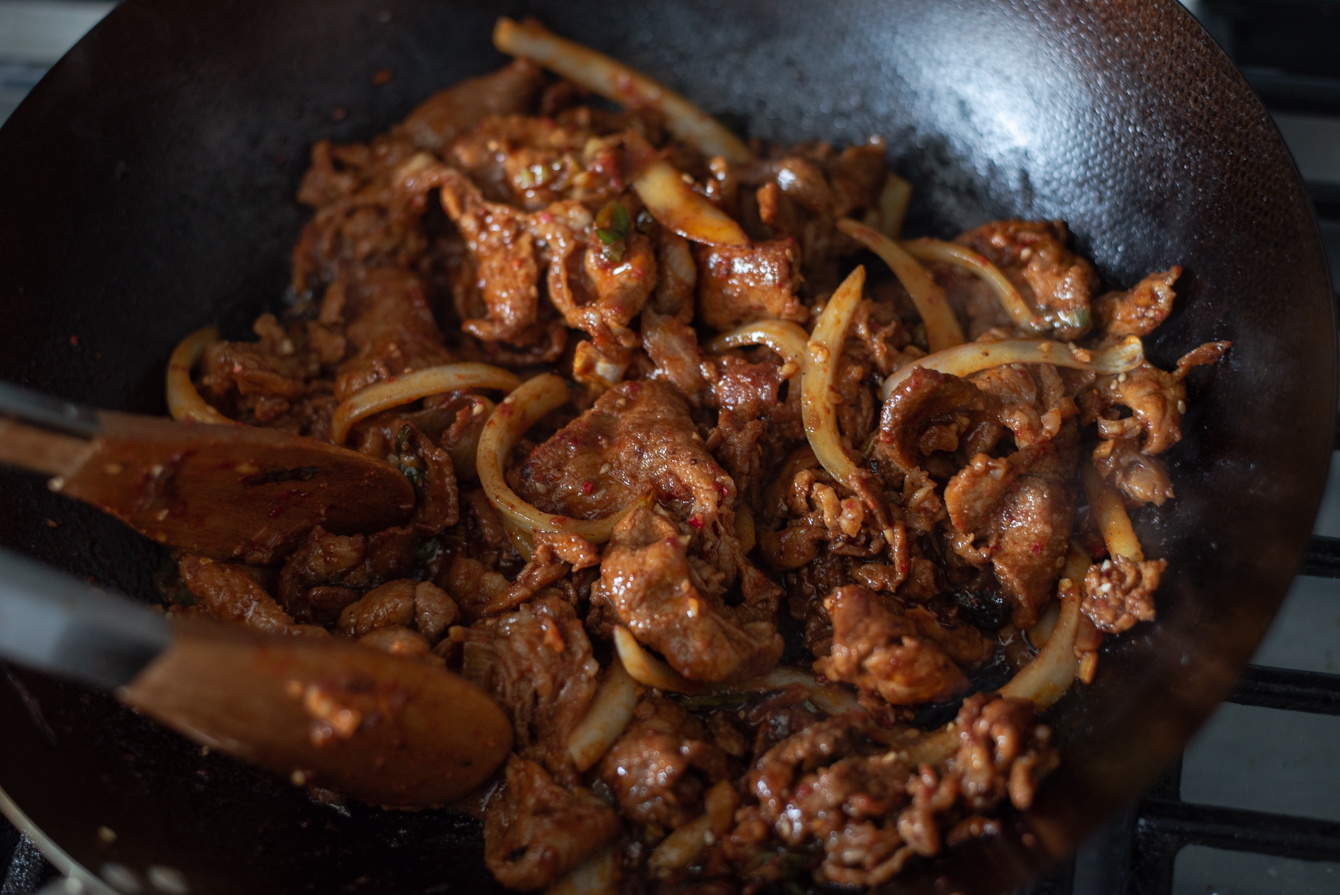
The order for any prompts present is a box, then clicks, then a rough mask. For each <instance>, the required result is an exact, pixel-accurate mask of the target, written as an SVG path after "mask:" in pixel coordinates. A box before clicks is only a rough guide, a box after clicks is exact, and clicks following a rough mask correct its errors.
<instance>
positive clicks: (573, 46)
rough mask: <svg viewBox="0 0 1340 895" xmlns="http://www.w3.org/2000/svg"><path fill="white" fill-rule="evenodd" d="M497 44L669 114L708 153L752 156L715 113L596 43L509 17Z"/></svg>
mask: <svg viewBox="0 0 1340 895" xmlns="http://www.w3.org/2000/svg"><path fill="white" fill-rule="evenodd" d="M493 45H494V46H495V47H497V48H498V49H499V50H501V51H502V52H504V53H508V54H510V55H512V56H525V57H527V58H529V59H533V60H534V61H535V62H537V63H539V64H540V65H543V66H544V67H545V68H547V69H549V70H550V71H553V72H557V73H558V74H560V75H562V76H563V77H565V78H567V79H568V80H569V81H572V82H573V83H574V84H578V85H580V86H582V87H585V88H586V89H587V90H590V91H591V92H593V93H598V94H600V95H601V96H603V97H605V98H606V99H609V100H613V101H614V102H616V103H622V104H623V105H625V106H627V107H629V108H631V109H648V108H649V109H655V110H656V111H658V112H661V113H662V114H663V115H665V119H666V125H667V126H668V127H669V128H670V132H671V133H673V134H674V135H675V136H676V137H678V138H679V139H681V140H683V141H684V142H685V143H688V144H689V145H690V146H693V147H694V148H696V149H698V150H699V151H700V152H702V154H703V155H706V156H709V157H711V156H714V155H721V156H725V158H726V160H727V161H729V162H736V163H739V162H744V161H748V160H749V149H748V147H746V146H745V145H744V143H743V141H741V140H740V138H739V137H737V136H735V135H734V134H732V133H731V132H730V131H728V130H726V128H725V127H723V126H722V125H721V122H719V121H717V120H716V119H715V118H713V117H712V116H711V115H708V114H707V113H706V112H704V111H703V110H702V109H700V108H698V107H697V106H695V105H694V104H693V103H691V102H689V101H688V100H687V99H685V98H684V97H682V96H680V95H679V94H678V93H675V92H674V91H673V90H671V89H669V88H668V87H665V86H663V85H661V84H658V83H657V82H656V81H653V80H652V79H651V78H649V77H647V76H646V75H644V74H642V73H641V72H638V71H635V70H634V69H631V68H629V67H628V66H626V65H624V64H623V63H622V62H618V61H616V60H614V59H611V58H610V57H608V56H606V55H605V54H604V53H597V52H596V51H595V50H593V49H591V48H590V47H584V46H582V45H581V44H578V43H573V42H572V41H570V40H565V39H564V38H561V37H559V36H558V35H556V34H554V33H553V32H551V31H549V30H548V29H547V28H545V27H544V26H543V25H541V24H540V23H539V22H537V21H535V20H534V19H527V20H525V21H523V22H521V23H520V24H518V23H517V22H514V21H513V20H511V19H509V18H507V17H506V16H503V17H502V18H499V19H498V24H497V25H495V26H494V29H493Z"/></svg>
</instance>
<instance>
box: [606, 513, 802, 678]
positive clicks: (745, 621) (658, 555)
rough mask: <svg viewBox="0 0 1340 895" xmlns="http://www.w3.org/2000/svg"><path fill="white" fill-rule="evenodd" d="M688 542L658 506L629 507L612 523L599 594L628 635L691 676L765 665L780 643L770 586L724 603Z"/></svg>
mask: <svg viewBox="0 0 1340 895" xmlns="http://www.w3.org/2000/svg"><path fill="white" fill-rule="evenodd" d="M690 540H691V538H689V537H688V536H686V535H683V534H681V533H680V531H679V528H678V526H676V525H675V524H674V523H673V522H671V521H670V520H669V519H667V518H665V517H664V516H662V515H659V514H658V513H657V512H655V511H653V510H649V509H645V508H638V509H636V510H634V511H633V512H632V513H630V514H629V515H628V516H627V517H625V518H624V519H623V520H622V521H621V522H620V523H619V524H618V525H617V526H616V527H615V529H614V538H613V540H612V541H611V542H610V547H609V548H608V550H607V551H606V553H605V559H604V562H602V563H601V566H600V576H601V590H602V592H603V594H604V597H605V599H607V600H609V602H610V604H611V605H612V606H613V608H614V611H615V613H616V614H617V615H618V617H619V621H620V622H621V623H622V624H624V625H625V626H626V627H627V628H628V629H629V630H630V631H631V632H632V633H633V636H634V637H636V638H637V639H638V640H639V641H641V642H642V643H645V644H647V645H648V646H650V647H652V648H653V649H656V650H658V651H660V652H661V653H662V654H663V655H664V656H665V658H666V661H668V662H669V663H670V665H671V667H673V668H674V669H675V670H676V671H678V672H679V673H680V674H682V675H684V676H685V677H687V678H689V679H691V680H701V681H726V680H738V679H742V678H747V677H750V676H752V675H756V674H760V673H762V672H763V671H766V670H767V669H768V668H771V667H772V666H773V665H775V664H776V663H777V660H778V659H779V658H781V655H782V647H783V644H782V638H781V636H780V635H779V634H778V633H777V629H776V628H775V627H774V626H773V624H772V621H771V620H770V619H771V615H772V610H773V609H775V606H776V602H775V601H776V594H775V592H774V591H775V588H768V589H767V590H765V592H764V594H763V595H762V597H763V598H762V599H756V600H755V601H754V602H753V604H752V605H751V604H750V602H748V598H749V597H750V596H751V595H750V594H748V593H746V601H747V602H746V605H745V606H742V607H730V606H727V605H726V604H725V603H724V601H723V600H722V599H721V596H720V590H721V589H720V587H719V586H717V587H713V586H712V583H709V581H708V580H705V577H709V578H710V576H711V575H712V572H713V570H712V569H711V568H710V567H707V566H706V564H704V563H702V562H701V561H698V560H697V559H696V557H690V556H689V554H688V546H689V543H690ZM719 577H720V576H719V575H718V576H717V579H718V581H719ZM760 577H761V576H760ZM747 583H748V578H747V577H746V584H747ZM769 597H770V598H771V599H769Z"/></svg>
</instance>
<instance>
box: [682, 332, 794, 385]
mask: <svg viewBox="0 0 1340 895" xmlns="http://www.w3.org/2000/svg"><path fill="white" fill-rule="evenodd" d="M809 340H810V336H809V333H807V332H805V330H803V329H801V328H800V326H798V325H797V324H795V323H792V322H791V321H790V320H759V321H756V322H754V323H746V324H744V325H743V326H738V327H736V328H735V329H733V330H731V331H730V332H724V333H722V334H721V335H719V336H717V337H716V338H714V339H712V341H710V342H708V343H707V350H708V351H711V352H712V353H713V354H720V353H721V352H723V351H725V350H726V349H728V348H744V347H745V346H747V345H766V346H768V347H769V348H771V349H772V350H773V351H776V352H777V353H778V354H780V355H781V356H782V358H783V359H784V360H785V361H786V363H788V364H793V365H794V366H795V368H796V370H800V369H802V368H804V366H805V355H806V353H807V352H806V350H805V346H806V345H807V344H808V342H809ZM783 369H784V370H785V368H783ZM793 375H795V373H793V372H788V375H786V376H783V378H784V379H787V378H790V376H793Z"/></svg>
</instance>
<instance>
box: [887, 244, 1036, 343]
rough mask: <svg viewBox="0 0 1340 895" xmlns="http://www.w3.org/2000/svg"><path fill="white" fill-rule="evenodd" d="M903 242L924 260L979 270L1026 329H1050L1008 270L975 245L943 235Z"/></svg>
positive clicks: (1004, 305)
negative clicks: (990, 259)
mask: <svg viewBox="0 0 1340 895" xmlns="http://www.w3.org/2000/svg"><path fill="white" fill-rule="evenodd" d="M902 246H903V248H904V249H906V250H907V253H908V254H909V255H911V256H912V257H914V258H917V259H920V260H922V261H938V262H940V263H941V264H955V265H957V266H959V267H964V268H967V269H968V270H970V271H972V272H973V273H975V274H977V276H979V277H981V278H982V279H983V280H985V281H986V282H987V284H988V285H989V286H990V287H991V288H992V289H994V290H995V292H996V298H998V299H999V300H1000V305H1001V307H1003V308H1004V309H1005V313H1007V314H1009V315H1010V319H1011V320H1013V321H1014V325H1015V326H1017V327H1019V328H1020V329H1022V330H1023V331H1024V332H1026V333H1034V334H1036V333H1040V332H1044V331H1045V330H1046V329H1047V324H1046V322H1045V321H1044V320H1043V319H1042V318H1041V317H1040V316H1038V315H1037V314H1036V313H1034V311H1033V309H1032V308H1030V307H1029V306H1028V302H1026V301H1024V297H1023V296H1022V295H1020V294H1019V290H1018V289H1015V288H1014V284H1013V283H1011V282H1010V281H1009V279H1007V278H1006V276H1005V274H1003V273H1001V272H1000V268H999V267H996V265H994V264H992V263H991V262H990V261H988V260H987V259H986V258H985V257H983V256H982V255H980V254H978V253H977V252H974V251H973V250H972V249H968V248H964V247H963V246H961V245H958V244H957V243H952V242H945V241H944V240H940V239H913V240H909V241H907V242H904V243H903V244H902Z"/></svg>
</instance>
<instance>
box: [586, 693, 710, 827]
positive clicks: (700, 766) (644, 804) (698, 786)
mask: <svg viewBox="0 0 1340 895" xmlns="http://www.w3.org/2000/svg"><path fill="white" fill-rule="evenodd" d="M729 774H730V765H729V762H728V760H727V758H726V754H725V753H724V752H722V751H721V750H720V749H718V748H717V747H716V746H714V745H713V744H712V743H711V742H710V741H709V738H708V735H707V731H706V730H705V729H704V728H703V725H702V723H701V722H699V721H698V719H696V718H694V717H693V716H692V715H690V714H689V713H688V711H686V710H685V709H684V708H683V707H681V706H680V705H679V704H677V703H674V702H670V701H669V700H666V699H647V700H644V701H643V702H642V703H640V704H639V705H638V707H637V710H636V712H635V714H634V716H633V720H632V721H630V722H629V724H628V727H627V729H626V730H624V732H623V736H621V737H619V739H618V741H616V742H615V744H614V745H613V746H611V747H610V750H609V751H608V752H606V753H605V757H604V758H603V759H602V760H601V762H600V779H601V780H603V781H605V785H606V786H608V787H609V788H610V791H611V792H613V793H614V798H615V799H616V800H617V801H618V803H619V808H620V810H621V812H622V814H623V816H624V817H626V818H628V819H629V820H631V821H633V822H634V823H637V824H644V825H645V824H655V825H657V826H659V827H661V828H663V829H667V830H669V829H674V828H675V827H679V826H682V825H684V824H685V823H687V822H689V821H690V820H692V819H693V818H695V817H697V816H698V815H699V814H701V813H702V799H703V793H704V792H705V791H706V790H707V788H708V787H709V786H710V785H711V784H712V783H715V782H716V781H718V780H724V779H726V778H727V777H728V776H729Z"/></svg>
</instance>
